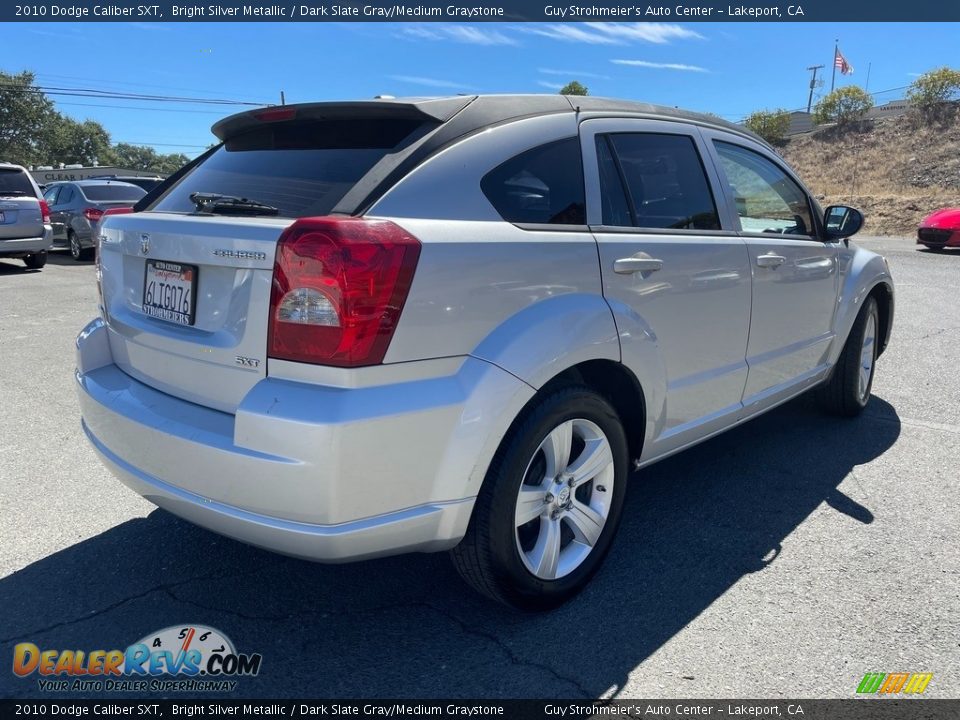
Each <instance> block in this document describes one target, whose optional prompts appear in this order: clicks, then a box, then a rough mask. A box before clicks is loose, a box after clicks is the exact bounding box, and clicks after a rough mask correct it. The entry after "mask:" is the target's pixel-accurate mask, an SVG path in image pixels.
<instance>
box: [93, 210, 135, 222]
mask: <svg viewBox="0 0 960 720" xmlns="http://www.w3.org/2000/svg"><path fill="white" fill-rule="evenodd" d="M92 209H93V208H91V210H92ZM132 212H133V208H132V207H113V208H107V209H106V210H104V211H102V212H101V213H100V219H101V220H102V219H103V218H105V217H106V216H107V215H126V214H127V213H132Z"/></svg>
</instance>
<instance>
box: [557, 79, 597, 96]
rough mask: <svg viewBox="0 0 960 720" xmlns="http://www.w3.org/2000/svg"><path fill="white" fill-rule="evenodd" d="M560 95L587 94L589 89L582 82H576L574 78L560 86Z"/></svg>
mask: <svg viewBox="0 0 960 720" xmlns="http://www.w3.org/2000/svg"><path fill="white" fill-rule="evenodd" d="M560 94H561V95H589V94H590V90H589V89H588V88H587V87H586V86H585V85H583V84H581V83H579V82H577V81H576V80H571V81H570V82H568V83H567V84H566V85H564V86H563V87H562V88H560Z"/></svg>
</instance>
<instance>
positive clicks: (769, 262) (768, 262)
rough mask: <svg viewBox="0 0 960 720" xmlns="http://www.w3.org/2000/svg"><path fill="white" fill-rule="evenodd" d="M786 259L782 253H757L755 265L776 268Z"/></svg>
mask: <svg viewBox="0 0 960 720" xmlns="http://www.w3.org/2000/svg"><path fill="white" fill-rule="evenodd" d="M786 261H787V259H786V258H785V257H784V256H783V255H773V254H768V255H758V256H757V265H759V266H760V267H765V268H778V267H780V266H781V265H783V264H784V263H785V262H786Z"/></svg>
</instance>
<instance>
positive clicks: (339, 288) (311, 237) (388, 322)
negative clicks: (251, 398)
mask: <svg viewBox="0 0 960 720" xmlns="http://www.w3.org/2000/svg"><path fill="white" fill-rule="evenodd" d="M419 257H420V241H419V240H417V239H416V238H415V237H413V236H412V235H410V234H408V233H407V232H406V231H405V230H403V229H402V228H400V227H398V226H397V225H395V224H394V223H392V222H389V221H387V220H366V219H363V218H335V217H315V218H302V219H300V220H298V221H297V222H295V223H294V224H293V225H291V226H290V227H289V228H287V229H286V230H285V231H284V233H283V235H281V236H280V241H279V243H278V244H277V256H276V260H275V262H274V266H273V288H272V291H271V293H270V327H269V331H268V336H267V354H268V355H269V356H270V357H272V358H277V359H280V360H294V361H296V362H308V363H314V364H317V365H336V366H338V367H358V366H361V365H376V364H378V363H381V362H383V356H384V355H385V354H386V352H387V346H388V345H389V344H390V339H391V338H392V337H393V331H394V329H395V328H396V325H397V320H398V319H399V318H400V311H401V310H402V309H403V304H404V302H405V301H406V299H407V293H408V292H409V291H410V283H411V282H412V281H413V272H414V270H415V269H416V267H417V260H418V259H419Z"/></svg>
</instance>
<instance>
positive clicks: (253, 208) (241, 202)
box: [190, 192, 280, 215]
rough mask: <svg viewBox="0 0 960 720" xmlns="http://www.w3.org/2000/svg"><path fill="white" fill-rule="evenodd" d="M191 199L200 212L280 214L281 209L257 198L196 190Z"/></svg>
mask: <svg viewBox="0 0 960 720" xmlns="http://www.w3.org/2000/svg"><path fill="white" fill-rule="evenodd" d="M190 201H191V202H192V203H193V204H194V205H196V206H197V212H198V213H220V214H222V215H228V214H234V215H279V214H280V209H279V208H275V207H273V206H272V205H265V204H263V203H260V202H257V201H256V200H248V199H247V198H239V197H235V196H233V195H220V194H219V193H204V192H195V193H192V194H191V195H190Z"/></svg>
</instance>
